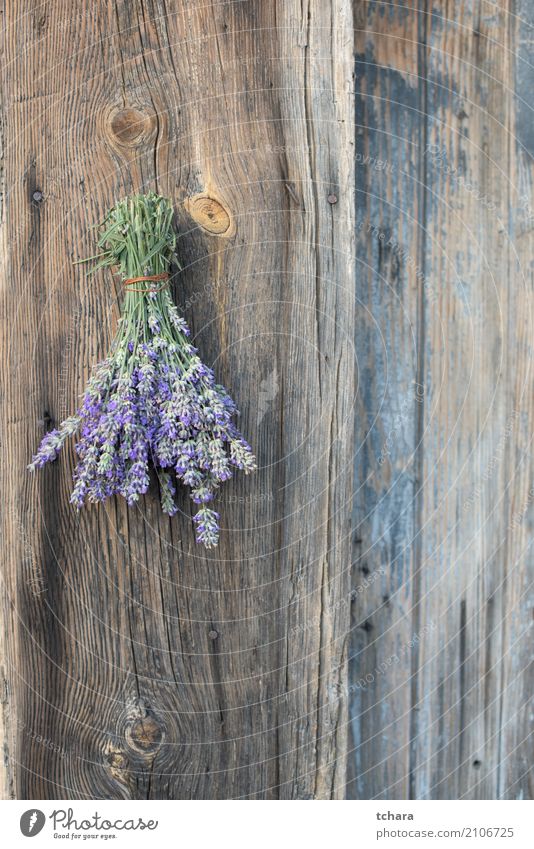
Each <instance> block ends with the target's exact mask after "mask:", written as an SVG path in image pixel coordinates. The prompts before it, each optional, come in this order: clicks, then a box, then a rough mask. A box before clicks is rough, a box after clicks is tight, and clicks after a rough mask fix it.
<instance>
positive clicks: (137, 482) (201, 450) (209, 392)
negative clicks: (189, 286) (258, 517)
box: [28, 194, 256, 548]
mask: <svg viewBox="0 0 534 849" xmlns="http://www.w3.org/2000/svg"><path fill="white" fill-rule="evenodd" d="M171 221H172V207H171V205H170V203H169V201H168V200H166V199H165V198H161V197H158V196H157V195H154V194H148V195H140V196H134V197H131V198H127V199H126V200H124V201H121V202H120V203H119V204H117V206H115V207H114V208H113V209H112V210H111V211H110V213H109V214H108V216H107V218H106V220H105V222H104V225H105V230H104V233H103V235H102V236H101V238H100V240H99V247H100V248H101V251H102V253H101V254H100V255H99V262H98V264H97V268H100V267H103V266H111V265H113V266H118V267H119V269H120V272H121V274H122V276H123V277H124V279H125V280H129V279H130V278H138V277H153V276H161V275H162V273H164V272H166V271H167V269H168V267H169V265H170V263H171V262H173V261H175V262H176V258H175V255H174V248H175V241H176V237H175V234H174V232H173V230H172V226H171ZM126 289H127V292H126V296H125V302H124V307H123V313H122V316H121V319H120V321H119V326H118V330H117V335H116V337H115V340H114V342H113V344H112V347H111V352H110V354H109V356H108V358H107V359H106V360H105V361H104V362H102V363H99V364H98V365H97V366H96V367H95V369H94V370H93V374H92V376H91V378H90V380H89V383H88V385H87V388H86V391H85V394H84V396H83V398H82V402H81V404H80V407H79V410H78V412H77V413H76V415H75V416H71V417H69V418H68V419H65V421H64V422H62V423H61V425H60V426H59V428H58V429H55V430H52V431H50V432H49V433H47V434H46V436H45V437H44V439H43V440H42V442H41V445H40V446H39V449H38V451H37V453H36V454H35V456H34V458H33V460H32V462H31V463H30V465H29V467H28V468H29V469H30V470H31V471H34V470H35V469H37V468H41V467H42V466H44V465H45V464H46V463H49V462H51V461H53V460H55V459H56V457H57V456H58V454H59V452H60V450H61V448H62V447H63V445H64V443H65V441H66V439H67V438H68V437H70V436H73V435H75V434H78V437H79V438H78V442H77V444H76V453H77V455H78V458H79V459H78V464H77V466H76V469H75V471H74V489H73V492H72V495H71V502H72V503H73V504H74V505H75V506H76V507H78V508H81V507H82V506H83V505H84V504H85V503H86V502H88V501H89V502H94V501H103V500H105V499H106V498H109V497H111V496H113V495H122V496H123V497H124V498H125V499H126V501H127V502H128V504H129V505H133V504H135V502H136V501H138V500H139V498H140V497H141V496H142V495H143V494H144V493H146V491H147V489H148V487H149V484H150V470H151V469H154V470H155V472H156V474H157V477H158V481H159V486H160V496H161V506H162V510H163V511H164V512H165V513H167V514H168V515H170V516H172V515H174V514H175V513H176V511H177V509H178V508H177V506H176V501H175V495H176V485H177V483H178V482H181V483H182V484H184V485H185V486H187V487H189V488H190V490H191V493H190V494H191V498H192V500H193V501H194V503H195V504H197V505H199V510H198V512H197V513H196V515H195V516H194V522H195V526H196V538H197V542H199V543H202V544H203V545H204V546H206V547H207V548H211V547H213V546H215V545H217V542H218V538H219V525H218V519H219V516H218V513H217V512H216V511H215V510H213V509H211V507H209V506H208V505H209V503H210V502H212V501H213V498H214V495H215V493H216V491H217V489H218V487H219V486H220V484H221V483H222V482H223V481H226V480H229V479H230V478H231V477H232V475H233V473H234V471H235V469H241V470H243V471H244V472H245V473H249V472H252V471H253V470H254V469H255V468H256V463H255V459H254V456H253V454H252V450H251V448H250V446H249V445H248V443H247V442H246V441H245V440H244V439H243V437H242V436H241V434H240V433H239V431H238V430H237V428H236V426H235V423H234V417H235V416H236V415H237V413H238V411H237V409H236V406H235V404H234V402H233V401H232V399H231V398H230V397H229V395H228V394H227V392H226V390H225V389H224V387H223V386H220V385H219V384H216V383H215V377H214V375H213V372H212V370H211V369H210V368H208V367H207V366H206V365H204V363H202V361H201V360H200V358H199V357H198V355H197V351H196V349H195V348H194V347H193V346H192V345H191V344H190V342H189V341H188V337H189V335H190V333H189V329H188V327H187V325H186V323H185V321H184V319H183V318H182V317H181V316H180V315H179V314H178V311H177V309H176V307H175V305H174V304H173V302H172V300H171V297H170V294H169V292H168V290H167V288H166V287H165V286H161V285H158V286H154V284H153V282H151V281H146V282H145V281H141V282H137V285H136V288H135V289H133V287H130V286H127V287H126Z"/></svg>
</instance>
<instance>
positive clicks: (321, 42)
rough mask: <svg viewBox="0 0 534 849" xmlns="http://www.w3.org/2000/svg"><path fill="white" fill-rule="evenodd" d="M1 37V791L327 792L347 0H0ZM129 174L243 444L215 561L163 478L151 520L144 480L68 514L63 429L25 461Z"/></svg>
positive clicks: (77, 338)
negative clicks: (246, 467)
mask: <svg viewBox="0 0 534 849" xmlns="http://www.w3.org/2000/svg"><path fill="white" fill-rule="evenodd" d="M3 41H4V56H5V59H4V63H3V68H2V75H3V79H2V89H3V92H4V98H5V102H4V108H3V123H4V126H5V138H6V140H7V141H6V148H5V182H6V198H5V210H6V214H5V217H4V220H3V238H4V239H5V245H6V249H5V254H4V260H5V271H6V273H5V275H4V277H3V280H4V285H3V309H2V321H3V332H2V342H1V344H2V349H3V350H2V353H3V356H2V385H3V386H4V387H5V395H4V396H3V398H2V406H3V410H4V416H3V421H4V423H5V424H4V440H5V441H4V448H5V451H4V452H3V453H4V458H5V457H6V456H7V458H8V462H4V465H3V470H2V486H3V492H4V493H5V499H4V504H3V519H4V529H5V530H4V533H3V537H2V541H3V545H4V562H5V563H6V564H7V569H6V581H5V587H4V598H3V610H4V634H5V635H6V636H7V639H6V641H5V643H6V656H5V659H4V660H5V663H4V671H3V681H4V692H5V698H4V702H5V708H6V709H5V711H4V718H5V723H6V737H5V742H6V749H5V751H6V763H7V765H8V775H7V777H6V779H5V781H4V794H5V795H6V796H16V797H17V798H34V799H36V798H37V799H38V798H56V799H57V798H59V799H61V798H83V797H94V798H135V799H144V798H163V799H165V798H198V799H200V798H235V797H247V798H250V797H252V798H266V799H270V798H312V797H315V798H321V799H327V798H337V797H340V796H341V795H342V794H343V792H344V781H345V768H344V766H345V748H346V745H345V737H346V692H347V687H346V662H345V661H346V655H347V647H346V636H347V629H348V622H347V609H348V606H347V604H346V603H345V602H346V600H347V598H348V595H349V580H350V578H349V571H348V569H347V563H348V562H349V554H348V547H349V538H350V523H349V517H348V515H347V514H348V510H347V505H349V504H350V497H351V491H352V490H351V473H350V468H349V466H350V463H349V462H348V458H349V457H350V455H351V451H352V433H353V420H352V405H353V389H352V385H353V374H354V358H353V351H352V332H353V311H354V290H353V277H352V274H353V263H352V262H351V258H350V243H351V240H352V232H353V228H354V222H353V205H354V159H353V132H354V121H353V95H352V92H351V86H352V46H353V41H352V10H351V4H350V3H349V2H348V0H334V2H332V3H331V4H324V3H321V2H319V0H309V2H307V3H306V4H304V6H302V5H301V3H300V2H296V0H289V2H288V0H284V2H281V0H280V2H273V3H268V4H263V3H262V4H258V3H252V2H247V1H245V2H239V3H231V2H221V3H216V4H201V5H198V4H190V3H187V2H185V0H179V2H175V3H172V4H168V3H166V2H165V0H152V1H151V2H139V0H136V2H125V0H116V2H114V3H105V2H96V3H91V4H89V3H85V2H83V3H79V4H77V6H76V9H75V10H73V8H72V5H71V4H68V3H66V2H65V0H52V2H50V3H48V4H46V8H45V7H43V10H42V11H39V12H34V11H31V12H28V13H26V12H25V13H24V14H22V13H21V11H20V6H19V4H17V3H15V2H10V3H8V4H7V10H6V20H5V23H4V31H3ZM333 57H335V61H333ZM147 188H151V189H156V190H158V191H160V192H162V193H166V194H169V195H170V196H172V197H173V198H174V200H175V201H176V207H177V226H178V228H179V231H180V239H179V248H180V253H181V257H182V259H183V261H184V265H185V269H184V272H183V273H182V274H180V275H179V278H178V281H177V285H176V299H177V302H178V304H179V305H180V306H181V308H182V310H183V312H184V313H185V315H186V318H187V319H188V320H189V322H190V324H191V326H192V328H193V332H194V335H195V339H196V342H197V343H198V346H199V348H200V350H201V352H202V355H203V357H204V359H205V360H206V361H208V362H209V363H212V364H214V366H215V369H216V371H217V374H218V376H219V378H220V379H221V381H222V382H223V383H225V384H226V385H227V386H228V387H229V389H230V390H231V392H232V395H233V396H234V397H235V398H236V399H237V400H238V403H239V405H240V407H241V409H242V413H243V415H242V420H241V424H242V428H243V430H244V432H245V433H247V434H248V435H249V437H250V439H251V441H252V443H253V445H254V447H255V449H256V451H257V454H258V459H259V465H260V470H259V471H258V473H257V475H256V476H255V477H254V478H253V479H247V480H243V479H241V480H237V481H236V482H235V483H232V484H231V485H229V486H228V487H227V489H226V494H225V495H224V496H222V497H221V501H220V510H221V515H222V523H223V528H224V530H223V533H222V542H221V545H220V547H219V549H218V550H217V551H216V552H215V553H207V554H206V553H204V552H203V551H202V550H200V549H199V548H198V547H195V545H194V542H193V532H192V527H191V518H190V517H191V512H190V505H189V503H188V501H187V498H186V496H185V495H184V497H183V499H182V501H181V504H180V507H181V514H180V515H179V516H178V517H176V518H175V519H173V520H172V521H169V520H168V519H167V518H164V517H163V516H162V515H161V514H160V511H159V507H158V505H157V501H156V498H155V497H154V496H153V495H150V496H148V497H147V498H146V499H145V500H144V502H143V504H142V505H141V506H140V507H139V509H138V510H134V511H128V510H127V509H126V508H125V506H124V504H122V503H110V504H108V505H107V506H105V507H103V508H98V509H89V510H86V511H84V512H82V513H81V514H80V515H79V516H78V515H76V514H75V513H73V511H72V510H71V508H70V507H69V505H68V503H67V501H68V493H69V491H70V471H71V468H72V464H73V452H72V449H69V451H68V452H67V453H66V455H65V456H64V457H63V458H62V459H61V461H60V462H58V463H57V464H55V465H54V466H53V467H51V468H49V469H47V470H45V471H44V472H43V473H41V474H40V475H39V476H38V477H34V478H29V477H28V476H27V475H26V474H25V472H24V468H25V465H26V463H27V462H28V459H29V457H30V454H31V452H32V449H33V448H34V447H35V446H36V445H37V443H38V441H39V439H40V437H41V435H42V433H43V430H44V428H45V427H48V426H50V424H51V422H52V421H55V420H56V419H57V418H58V417H59V416H60V415H63V414H64V413H65V412H66V410H68V409H70V408H71V407H72V406H73V405H74V404H75V401H76V398H77V396H78V394H79V393H80V392H81V391H82V389H83V385H84V383H85V380H86V378H87V375H88V372H89V369H90V366H91V364H92V363H93V362H94V361H95V360H96V359H97V358H101V357H102V356H103V355H104V353H105V350H106V346H107V344H108V343H109V340H110V337H111V334H112V332H113V327H114V322H115V320H116V316H117V308H116V298H117V295H118V294H119V293H118V291H117V289H116V287H115V286H114V284H113V282H112V281H111V279H110V277H109V275H108V276H106V275H101V276H98V278H95V279H94V280H91V281H90V282H87V281H86V280H85V279H84V278H83V277H82V276H81V275H80V274H79V273H75V272H73V270H72V266H71V261H72V260H73V259H78V258H79V257H82V256H86V255H88V254H90V253H91V252H92V250H93V247H94V245H93V234H92V233H91V230H90V227H91V225H92V224H94V223H95V222H96V221H98V220H99V219H101V217H102V215H103V213H104V212H105V210H106V209H107V208H108V207H109V206H110V205H111V204H112V203H113V202H114V201H115V200H116V199H117V198H118V197H120V196H122V195H124V194H126V193H128V192H130V191H133V190H143V189H147ZM334 194H335V196H336V202H335V203H333V202H329V200H328V196H329V195H330V196H332V195H334ZM330 200H331V201H332V197H331V198H330ZM303 390H304V391H303ZM15 717H16V718H17V724H15Z"/></svg>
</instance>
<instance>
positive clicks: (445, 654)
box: [349, 0, 534, 799]
mask: <svg viewBox="0 0 534 849" xmlns="http://www.w3.org/2000/svg"><path fill="white" fill-rule="evenodd" d="M360 11H361V14H360V16H359V21H358V24H357V30H358V32H357V35H356V39H357V55H358V65H357V74H358V82H359V85H358V91H359V97H360V103H361V109H362V118H361V125H362V129H361V132H360V136H359V138H360V147H359V153H358V154H357V166H358V164H359V163H360V162H363V164H364V170H363V174H362V173H361V169H359V168H358V167H357V169H356V176H357V188H358V197H359V198H360V201H359V202H360V204H361V207H362V212H361V213H360V214H359V218H358V221H359V222H360V221H361V222H362V225H363V226H362V227H361V229H360V231H359V236H358V245H359V249H358V260H359V265H360V272H359V273H358V275H357V279H358V290H357V291H358V302H359V303H362V304H363V307H364V312H365V320H364V322H363V327H364V330H363V333H360V334H359V335H358V337H357V340H358V341H357V350H358V359H359V362H360V363H361V366H360V374H362V375H363V377H362V383H363V387H364V392H363V393H361V395H360V398H361V407H360V410H359V412H360V415H361V416H362V417H363V418H364V421H365V422H366V425H367V428H368V431H369V432H368V433H367V434H365V433H364V434H362V437H361V446H360V451H359V454H358V456H359V463H358V466H357V473H356V480H357V486H358V487H359V488H357V489H356V505H355V509H356V523H357V537H358V539H359V540H361V541H360V542H359V545H358V549H357V554H358V557H357V570H358V571H356V573H355V576H354V579H353V586H355V587H356V590H358V589H359V590H361V591H360V592H358V591H357V592H356V593H355V599H356V604H355V614H354V619H353V628H354V636H353V640H352V651H351V657H352V672H351V681H352V682H353V683H352V685H351V687H352V689H353V693H354V695H353V702H352V708H351V714H352V729H353V735H352V736H353V740H352V746H351V748H352V749H353V752H354V757H353V758H352V759H351V763H352V767H351V773H352V774H351V776H350V780H349V795H351V796H353V797H357V798H387V799H390V798H398V799H406V798H418V799H428V798H432V799H434V798H452V799H459V798H466V799H471V798H488V799H494V798H495V799H496V798H513V799H515V798H532V793H533V788H532V774H531V765H532V762H533V757H532V721H531V694H532V676H531V667H530V665H529V653H530V648H529V646H531V645H532V595H531V588H532V578H533V570H532V565H533V564H532V555H531V553H530V552H529V547H530V541H531V530H532V515H533V514H532V501H533V499H532V494H531V490H530V489H529V488H530V487H531V481H532V471H533V470H532V457H531V453H532V452H531V447H530V446H531V440H532V430H533V428H532V421H533V409H532V369H531V356H532V345H531V340H532V329H533V324H532V317H533V316H532V284H531V277H532V260H531V257H532V247H533V234H532V228H533V220H534V219H533V218H532V215H531V212H530V211H529V209H530V207H531V198H532V191H531V187H532V150H533V137H532V129H531V124H532V122H531V117H532V98H531V83H532V73H531V68H530V64H531V62H530V64H529V61H528V60H529V57H531V55H532V54H531V45H532V25H533V16H532V10H531V9H530V8H529V7H528V4H527V3H519V4H511V3H500V4H494V3H490V2H484V0H480V2H467V0H465V2H464V0H455V1H454V2H453V0H450V2H445V3H443V4H430V3H423V4H421V3H413V4H412V3H408V4H405V3H400V2H399V3H393V4H389V3H388V4H385V3H369V4H368V5H366V6H365V7H363V6H362V7H361V9H360ZM365 155H367V156H370V157H371V158H370V159H368V160H367V162H366V161H365ZM358 157H360V158H358ZM362 157H363V158H362ZM373 157H374V159H373ZM376 160H385V161H386V163H387V166H389V167H384V166H382V168H378V167H377V165H376ZM367 218H368V221H367ZM369 225H371V226H370V227H369ZM414 381H415V383H414ZM414 387H415V389H414ZM529 493H530V494H529Z"/></svg>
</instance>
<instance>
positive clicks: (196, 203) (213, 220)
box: [185, 193, 232, 236]
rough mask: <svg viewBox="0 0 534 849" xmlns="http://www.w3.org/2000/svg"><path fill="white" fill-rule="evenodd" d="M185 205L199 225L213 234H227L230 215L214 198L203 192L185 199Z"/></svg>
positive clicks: (230, 219)
mask: <svg viewBox="0 0 534 849" xmlns="http://www.w3.org/2000/svg"><path fill="white" fill-rule="evenodd" d="M185 207H186V209H187V211H188V212H189V215H190V216H191V218H193V219H194V220H195V221H196V223H197V224H198V225H199V227H202V229H203V230H205V231H206V232H207V233H211V234H213V235H215V236H228V235H230V233H231V231H232V217H231V215H230V213H229V211H228V210H227V209H226V207H225V206H223V204H222V203H221V202H220V201H218V200H216V198H214V197H212V196H211V195H208V194H207V193H203V194H200V195H194V196H193V197H191V198H188V199H187V200H186V201H185Z"/></svg>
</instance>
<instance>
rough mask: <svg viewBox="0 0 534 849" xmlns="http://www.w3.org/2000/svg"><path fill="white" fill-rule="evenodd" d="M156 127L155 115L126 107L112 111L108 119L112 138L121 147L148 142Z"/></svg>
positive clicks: (137, 145) (136, 145)
mask: <svg viewBox="0 0 534 849" xmlns="http://www.w3.org/2000/svg"><path fill="white" fill-rule="evenodd" d="M155 128H156V116H155V115H153V114H150V113H147V112H142V111H141V110H140V109H136V108H133V107H126V108H124V109H119V110H117V111H116V112H113V113H112V115H111V117H110V120H109V130H110V133H111V137H112V140H113V141H114V142H115V143H116V144H118V145H120V146H121V147H139V146H140V145H142V144H145V143H146V142H148V141H149V140H150V139H151V138H152V136H153V134H154V130H155Z"/></svg>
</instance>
